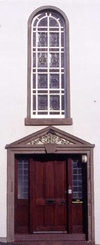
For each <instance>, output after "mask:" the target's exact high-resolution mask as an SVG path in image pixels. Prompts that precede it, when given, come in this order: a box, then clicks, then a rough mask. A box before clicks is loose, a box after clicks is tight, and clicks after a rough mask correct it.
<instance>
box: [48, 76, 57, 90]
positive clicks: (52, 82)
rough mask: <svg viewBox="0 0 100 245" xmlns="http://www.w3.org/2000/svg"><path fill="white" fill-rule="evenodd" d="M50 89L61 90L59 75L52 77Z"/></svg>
mask: <svg viewBox="0 0 100 245" xmlns="http://www.w3.org/2000/svg"><path fill="white" fill-rule="evenodd" d="M50 88H59V75H50Z"/></svg>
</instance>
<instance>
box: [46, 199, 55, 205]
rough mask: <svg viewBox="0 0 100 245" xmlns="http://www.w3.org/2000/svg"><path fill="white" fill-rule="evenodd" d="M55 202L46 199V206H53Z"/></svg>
mask: <svg viewBox="0 0 100 245" xmlns="http://www.w3.org/2000/svg"><path fill="white" fill-rule="evenodd" d="M55 203H56V201H55V200H54V199H46V204H50V205H54V204H55Z"/></svg>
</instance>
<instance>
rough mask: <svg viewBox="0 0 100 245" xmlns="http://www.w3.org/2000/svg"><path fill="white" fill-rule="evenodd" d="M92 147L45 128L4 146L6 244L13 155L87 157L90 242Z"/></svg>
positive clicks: (91, 236)
mask: <svg viewBox="0 0 100 245" xmlns="http://www.w3.org/2000/svg"><path fill="white" fill-rule="evenodd" d="M93 148H94V144H90V143H89V142H86V141H84V140H82V139H80V138H77V137H75V136H73V135H70V134H68V133H65V132H64V131H62V130H59V129H57V128H54V127H47V128H45V129H42V130H39V131H38V132H36V133H33V134H31V135H28V136H27V137H24V138H22V139H20V140H18V141H16V142H13V143H11V144H9V145H6V149H7V242H11V241H14V240H15V231H14V223H15V222H14V209H15V208H14V205H15V204H14V196H15V187H14V183H15V174H14V171H15V155H16V154H40V153H43V154H48V153H52V154H55V153H56V154H71V155H72V154H82V155H83V156H85V157H84V159H85V158H87V202H88V203H87V207H88V215H87V216H88V221H87V222H88V230H87V237H88V241H89V242H94V240H95V235H94V170H93Z"/></svg>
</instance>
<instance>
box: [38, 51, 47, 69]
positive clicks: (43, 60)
mask: <svg viewBox="0 0 100 245" xmlns="http://www.w3.org/2000/svg"><path fill="white" fill-rule="evenodd" d="M38 66H39V67H46V66H47V54H46V53H43V54H42V53H39V54H38Z"/></svg>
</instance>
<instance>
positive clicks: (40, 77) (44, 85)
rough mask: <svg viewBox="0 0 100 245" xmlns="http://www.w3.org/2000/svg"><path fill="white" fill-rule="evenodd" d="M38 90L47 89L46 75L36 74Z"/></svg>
mask: <svg viewBox="0 0 100 245" xmlns="http://www.w3.org/2000/svg"><path fill="white" fill-rule="evenodd" d="M38 88H47V75H46V74H38Z"/></svg>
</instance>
